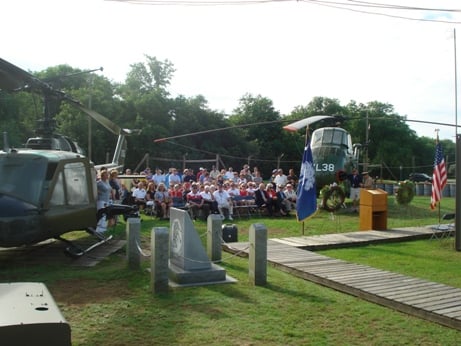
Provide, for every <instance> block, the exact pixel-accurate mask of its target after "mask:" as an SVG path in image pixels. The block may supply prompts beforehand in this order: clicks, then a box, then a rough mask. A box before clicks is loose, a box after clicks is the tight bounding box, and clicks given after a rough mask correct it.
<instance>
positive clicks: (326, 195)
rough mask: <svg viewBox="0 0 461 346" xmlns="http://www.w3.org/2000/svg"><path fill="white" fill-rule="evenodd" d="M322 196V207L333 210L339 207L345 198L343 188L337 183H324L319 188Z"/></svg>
mask: <svg viewBox="0 0 461 346" xmlns="http://www.w3.org/2000/svg"><path fill="white" fill-rule="evenodd" d="M320 197H321V198H322V208H323V209H325V210H327V211H330V212H333V211H336V210H338V209H340V208H341V206H342V205H343V204H344V200H345V199H346V194H345V192H344V190H343V188H342V187H341V186H339V185H325V186H324V187H323V188H322V189H321V190H320Z"/></svg>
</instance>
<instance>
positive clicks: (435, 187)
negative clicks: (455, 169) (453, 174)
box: [431, 136, 447, 209]
mask: <svg viewBox="0 0 461 346" xmlns="http://www.w3.org/2000/svg"><path fill="white" fill-rule="evenodd" d="M446 184H447V169H446V167H445V159H444V158H443V150H442V145H441V144H440V143H439V136H437V139H436V144H435V160H434V171H433V173H432V196H431V209H435V207H436V205H437V203H438V202H439V201H440V200H441V198H442V190H443V188H444V187H445V185H446Z"/></svg>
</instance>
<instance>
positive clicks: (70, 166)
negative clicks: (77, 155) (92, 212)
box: [50, 162, 89, 205]
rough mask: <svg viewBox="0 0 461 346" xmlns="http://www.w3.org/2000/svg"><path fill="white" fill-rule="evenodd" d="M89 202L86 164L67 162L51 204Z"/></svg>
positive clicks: (55, 188)
mask: <svg viewBox="0 0 461 346" xmlns="http://www.w3.org/2000/svg"><path fill="white" fill-rule="evenodd" d="M88 203H89V197H88V187H87V182H86V168H85V165H84V164H83V163H82V162H73V163H67V164H66V165H65V166H64V170H63V171H62V172H60V173H59V176H58V180H57V182H56V185H55V187H54V189H53V194H52V197H51V201H50V204H51V205H64V204H67V205H81V204H88Z"/></svg>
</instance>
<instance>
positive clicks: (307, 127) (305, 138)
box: [303, 125, 310, 235]
mask: <svg viewBox="0 0 461 346" xmlns="http://www.w3.org/2000/svg"><path fill="white" fill-rule="evenodd" d="M308 140H310V138H309V125H307V126H306V134H305V135H304V148H305V147H306V146H307V145H308V142H307V141H308ZM303 235H304V220H303Z"/></svg>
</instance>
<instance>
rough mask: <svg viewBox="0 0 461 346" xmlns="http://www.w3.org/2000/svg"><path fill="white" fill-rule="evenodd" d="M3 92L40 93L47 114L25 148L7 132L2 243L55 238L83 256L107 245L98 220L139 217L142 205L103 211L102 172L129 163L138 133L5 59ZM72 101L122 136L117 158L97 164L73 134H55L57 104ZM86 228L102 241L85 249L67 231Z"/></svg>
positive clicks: (2, 160)
mask: <svg viewBox="0 0 461 346" xmlns="http://www.w3.org/2000/svg"><path fill="white" fill-rule="evenodd" d="M0 90H2V91H6V92H16V91H29V92H33V93H37V94H40V95H41V96H42V97H43V102H44V118H43V119H42V120H41V126H40V127H39V129H38V131H37V137H35V138H31V139H29V140H28V141H27V143H26V147H25V148H21V149H19V148H11V147H10V146H9V145H8V139H7V135H6V133H5V134H4V145H3V151H0V177H1V179H0V247H18V246H22V245H32V244H35V243H39V242H41V241H44V240H47V239H51V238H55V239H59V240H62V241H64V242H66V243H67V244H68V247H67V248H66V251H67V252H68V253H69V254H70V255H72V256H80V255H83V254H85V253H86V252H88V251H89V250H91V249H93V248H94V247H95V246H97V245H100V244H102V243H105V242H106V241H108V240H109V239H110V237H105V236H104V235H103V234H100V233H99V232H96V227H97V224H98V220H100V219H101V218H103V216H104V215H105V216H106V217H107V218H110V217H112V216H114V215H124V216H125V218H128V217H138V216H139V214H138V211H137V208H136V207H134V206H127V205H109V206H106V208H102V209H100V210H99V211H97V208H96V199H97V187H96V170H97V169H98V167H101V166H104V167H105V168H107V169H118V170H120V169H121V167H123V161H124V158H125V151H126V141H125V136H127V135H130V134H132V133H133V132H134V131H131V130H128V129H121V128H120V127H118V126H117V125H116V124H114V123H113V122H112V121H110V120H109V119H107V118H106V117H104V116H102V115H101V114H99V113H97V112H95V111H93V110H90V109H88V108H86V107H84V106H83V105H82V104H81V103H80V102H79V101H78V100H75V99H73V98H71V97H70V96H68V95H67V94H65V93H64V92H62V91H60V90H56V89H54V88H53V86H52V85H51V84H49V83H46V82H44V81H42V80H40V79H38V78H36V77H35V76H33V75H32V74H30V73H28V72H26V71H24V70H22V69H21V68H19V67H17V66H15V65H13V64H11V63H9V62H7V61H5V60H3V59H0ZM61 101H64V102H67V103H69V104H70V105H72V106H73V107H75V108H77V109H78V110H80V111H82V112H84V113H86V114H87V115H88V116H90V117H91V118H93V119H94V120H96V121H97V122H99V123H100V124H102V125H103V126H104V127H106V128H107V129H109V130H110V131H111V132H112V133H114V134H116V135H118V141H117V147H116V150H115V153H114V157H113V159H112V162H110V163H106V164H103V165H98V166H95V165H94V164H93V162H91V161H90V160H89V158H87V157H85V156H84V155H83V153H82V150H81V149H80V147H79V146H78V145H77V144H76V143H75V142H73V141H72V140H71V139H70V138H68V137H65V136H61V135H57V134H55V133H54V129H55V121H54V116H55V114H53V112H52V111H51V108H52V107H51V104H52V102H61ZM74 230H85V231H87V232H88V233H90V234H92V235H95V236H96V237H97V243H96V244H94V245H92V246H90V247H89V248H88V249H81V248H79V247H77V246H76V245H74V244H72V242H70V241H69V240H66V239H64V238H62V235H63V234H65V233H67V232H70V231H74Z"/></svg>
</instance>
